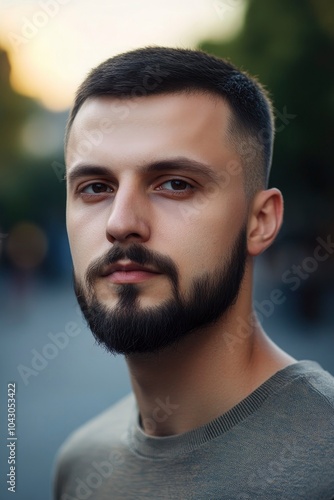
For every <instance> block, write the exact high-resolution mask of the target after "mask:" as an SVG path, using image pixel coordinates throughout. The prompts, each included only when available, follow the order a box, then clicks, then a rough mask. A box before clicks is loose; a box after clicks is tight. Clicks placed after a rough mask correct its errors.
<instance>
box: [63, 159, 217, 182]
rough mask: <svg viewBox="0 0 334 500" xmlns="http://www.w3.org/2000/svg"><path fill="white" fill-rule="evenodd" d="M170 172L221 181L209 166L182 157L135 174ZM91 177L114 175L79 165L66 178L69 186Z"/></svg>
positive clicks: (105, 168) (149, 166) (102, 169)
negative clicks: (179, 172)
mask: <svg viewBox="0 0 334 500" xmlns="http://www.w3.org/2000/svg"><path fill="white" fill-rule="evenodd" d="M171 170H179V171H181V172H189V173H193V174H196V175H200V176H202V177H206V178H207V179H208V180H210V181H212V182H216V183H218V182H219V181H220V180H221V176H220V175H219V174H218V173H217V172H215V170H213V169H212V167H210V165H207V164H205V163H202V162H199V161H196V160H192V159H190V158H186V157H183V156H182V157H176V158H168V159H166V160H159V161H154V162H151V163H148V164H145V165H142V166H140V167H139V168H138V169H137V172H138V173H139V174H148V173H152V172H169V171H171ZM93 175H98V176H103V177H109V176H110V175H114V172H113V170H112V168H108V167H105V166H100V165H86V164H81V165H77V166H75V167H73V168H72V169H70V170H69V172H68V174H67V175H66V178H67V179H68V183H69V185H72V184H73V183H74V182H75V181H76V180H77V179H78V178H83V177H90V176H93Z"/></svg>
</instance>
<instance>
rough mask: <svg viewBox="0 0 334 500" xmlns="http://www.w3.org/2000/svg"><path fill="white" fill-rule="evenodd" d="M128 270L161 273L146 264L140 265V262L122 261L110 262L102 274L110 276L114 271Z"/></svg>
mask: <svg viewBox="0 0 334 500" xmlns="http://www.w3.org/2000/svg"><path fill="white" fill-rule="evenodd" d="M118 271H121V272H130V271H144V272H147V273H153V274H161V273H159V272H158V271H155V270H154V269H152V268H150V267H147V266H141V265H140V264H135V263H134V262H129V263H122V262H116V263H115V264H110V265H109V266H108V267H107V268H106V269H105V270H104V271H103V272H102V276H110V275H112V274H113V273H115V272H118Z"/></svg>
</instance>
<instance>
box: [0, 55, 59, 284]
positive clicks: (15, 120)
mask: <svg viewBox="0 0 334 500" xmlns="http://www.w3.org/2000/svg"><path fill="white" fill-rule="evenodd" d="M9 77H10V64H9V60H8V56H7V54H6V52H5V51H3V50H1V49H0V151H1V154H0V233H1V234H6V233H7V234H9V238H10V234H11V232H12V230H13V228H15V226H16V224H19V223H22V222H30V223H33V224H36V225H37V227H40V228H42V230H43V231H44V232H45V234H46V235H47V238H48V240H49V249H50V251H49V252H48V255H47V257H46V259H45V261H44V262H43V266H44V267H43V266H42V268H41V269H40V271H41V272H42V273H44V272H45V273H46V274H47V275H48V274H49V272H50V273H56V272H57V271H56V267H57V262H56V261H55V262H54V263H53V262H52V255H53V254H54V251H53V250H52V248H50V243H51V242H52V243H53V242H56V246H55V247H56V248H57V240H58V238H57V236H59V235H60V234H61V235H62V236H61V240H62V243H61V245H62V247H63V246H64V244H63V241H64V236H63V233H64V231H65V218H64V207H65V187H64V183H61V182H60V181H59V178H57V176H56V174H55V172H54V170H53V169H52V162H53V161H55V160H57V161H58V162H63V153H62V151H59V152H58V153H56V157H48V156H43V155H34V154H33V153H32V152H29V151H27V149H26V148H25V145H24V141H23V131H24V127H25V126H26V125H27V124H28V123H29V120H30V119H31V117H33V116H39V115H43V113H44V114H45V113H46V111H45V110H44V109H43V108H42V107H41V106H39V104H38V103H37V102H35V101H34V100H32V99H29V98H27V97H24V96H22V95H19V94H17V93H16V92H15V91H14V90H13V89H12V87H11V85H10V79H9ZM50 115H51V116H50V119H52V114H51V113H50ZM38 139H39V138H38V137H37V138H36V140H37V141H38ZM9 238H8V239H3V241H2V242H1V243H2V245H1V247H2V249H3V250H4V251H3V252H1V253H2V255H1V261H2V263H3V264H4V265H5V266H6V267H10V266H11V265H12V263H11V260H10V259H8V255H7V254H8V252H6V248H7V246H8V244H9ZM62 251H63V250H62Z"/></svg>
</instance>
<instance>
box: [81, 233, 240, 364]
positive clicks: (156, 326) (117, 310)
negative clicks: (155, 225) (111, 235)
mask: <svg viewBox="0 0 334 500" xmlns="http://www.w3.org/2000/svg"><path fill="white" fill-rule="evenodd" d="M246 258H247V238H246V229H245V228H243V229H242V230H241V231H240V233H239V235H238V238H237V240H236V241H235V244H234V245H233V248H232V249H231V251H230V254H229V257H228V259H226V260H225V262H223V263H222V265H221V266H218V267H217V268H216V269H214V270H213V271H211V272H210V273H209V272H206V273H202V274H199V275H198V276H195V277H194V278H193V281H192V283H191V285H190V289H189V291H188V293H187V298H184V297H182V295H181V293H180V290H179V270H178V268H177V266H176V265H175V263H174V262H173V261H172V260H171V259H170V258H169V257H166V256H162V255H160V254H158V253H156V252H153V251H152V250H148V249H147V248H145V247H144V246H142V245H140V244H132V245H131V246H129V247H127V248H121V247H120V246H119V245H117V244H115V245H114V246H113V247H112V248H111V250H110V251H109V252H108V254H107V255H105V256H104V257H102V258H100V259H98V260H97V261H95V262H94V263H93V264H91V265H90V267H89V269H88V271H87V274H86V279H85V285H83V284H82V283H81V282H80V281H79V280H78V279H76V277H74V289H75V293H76V296H77V299H78V302H79V305H80V307H81V310H82V312H83V314H84V316H85V318H86V321H87V323H88V326H89V327H90V329H91V331H92V333H93V334H94V336H95V338H96V340H97V342H98V343H99V344H101V345H103V346H104V347H105V348H106V349H107V350H108V351H109V352H111V353H112V354H124V355H129V354H133V353H154V352H158V351H161V350H162V349H164V348H166V347H168V346H171V345H174V344H177V343H178V342H180V341H181V340H182V339H183V338H184V337H185V336H186V335H190V334H195V333H196V332H198V331H200V330H201V329H202V328H204V327H208V326H210V325H212V324H214V323H215V322H216V321H217V320H219V319H220V318H221V317H222V316H223V315H224V314H226V312H227V311H228V310H229V309H230V307H231V306H232V305H233V304H234V303H235V301H236V299H237V297H238V294H239V290H240V286H241V283H242V279H243V276H244V271H245V264H246ZM120 259H129V260H131V261H132V262H134V263H136V264H140V265H151V266H152V267H154V268H155V269H156V270H157V271H158V272H160V273H162V274H164V275H165V277H166V279H169V280H170V283H171V296H170V297H169V298H167V299H166V300H165V301H164V302H163V303H162V304H160V305H157V306H153V307H142V306H141V305H140V285H138V284H134V283H127V284H118V285H117V289H116V292H113V293H116V294H117V297H118V302H117V305H116V306H114V307H112V308H109V307H108V306H107V305H105V304H103V303H101V302H100V301H99V300H98V298H97V296H96V293H95V290H94V283H95V282H96V280H97V279H98V278H101V270H102V269H103V268H105V267H106V266H107V265H109V264H113V263H115V262H117V261H118V260H120Z"/></svg>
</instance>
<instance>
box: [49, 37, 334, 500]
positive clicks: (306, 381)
mask: <svg viewBox="0 0 334 500" xmlns="http://www.w3.org/2000/svg"><path fill="white" fill-rule="evenodd" d="M273 127H274V126H273V113H272V108H271V103H270V100H269V98H268V96H267V95H266V92H265V91H264V89H263V88H262V87H261V85H260V84H259V83H257V82H256V81H255V80H254V79H252V78H251V77H249V76H248V75H246V74H245V73H243V72H240V71H239V70H237V69H236V68H235V67H234V66H233V65H231V64H230V63H228V62H226V61H224V60H221V59H217V58H214V57H211V56H209V55H207V54H205V53H202V52H197V51H190V50H184V49H168V48H161V47H152V48H146V49H140V50H135V51H132V52H128V53H125V54H121V55H119V56H116V57H114V58H112V59H109V60H107V61H106V62H104V63H103V64H101V65H100V66H98V67H97V68H96V69H94V70H93V71H92V72H91V73H90V75H89V76H88V77H87V79H86V80H85V81H84V83H83V84H82V85H81V87H80V89H79V91H78V93H77V97H76V100H75V103H74V107H73V109H72V111H71V115H70V118H69V121H68V127H67V134H66V164H67V167H66V168H67V174H66V176H67V189H68V198H67V227H68V234H69V240H70V247H71V252H72V256H73V262H74V279H75V291H76V295H77V298H78V301H79V304H80V306H81V308H82V311H83V313H84V315H85V317H86V319H87V322H88V324H89V326H90V328H91V330H92V332H93V334H94V336H95V337H96V339H97V341H98V342H99V343H101V345H103V346H104V347H105V348H106V349H108V350H109V351H110V352H111V353H114V354H116V353H119V354H123V355H124V356H125V358H126V361H127V364H128V368H129V373H130V378H131V383H132V387H133V394H131V395H129V396H127V397H126V398H124V399H123V400H122V401H121V402H119V403H118V404H116V405H115V406H114V407H112V408H111V409H109V410H107V411H106V412H104V413H103V414H102V415H100V416H98V417H97V418H95V419H94V420H93V421H91V422H89V423H88V424H86V425H85V426H84V427H83V428H82V429H80V430H79V431H77V432H76V433H74V435H73V436H72V437H71V438H70V439H69V440H68V441H67V442H66V443H65V445H63V447H62V449H61V451H60V454H59V457H58V463H57V472H56V481H55V490H56V493H55V497H56V498H57V499H61V500H69V499H86V498H94V499H96V500H106V499H111V498H112V499H136V500H137V499H154V500H155V499H158V498H162V499H169V498H172V499H195V498H196V499H206V498H207V499H229V500H230V499H254V498H261V499H269V498H270V499H283V498H284V499H293V500H296V499H303V500H307V499H309V500H316V499H324V500H325V499H330V498H334V451H333V445H334V411H333V405H334V383H333V378H332V377H331V376H330V375H329V374H328V373H326V372H325V371H323V370H322V369H321V367H320V366H319V365H318V364H316V363H314V362H311V361H302V362H297V361H296V360H295V359H294V358H292V357H291V356H290V355H289V354H287V353H285V352H283V351H282V350H281V349H279V348H278V347H277V346H276V345H275V344H274V343H273V342H271V341H270V340H269V338H268V337H267V336H266V334H265V332H264V331H263V329H262V327H261V325H260V324H259V322H258V321H257V319H256V317H255V314H254V312H253V309H252V285H253V259H254V257H256V256H257V255H259V254H260V253H261V252H263V251H264V250H265V249H266V248H267V247H268V246H269V245H271V243H272V242H273V241H274V239H275V237H276V235H277V233H278V231H279V229H280V226H281V223H282V216H283V201H282V195H281V193H280V192H279V191H278V190H277V189H275V188H272V189H268V188H267V182H268V175H269V169H270V164H271V156H272V142H273ZM107 388H108V384H107V385H106V390H107Z"/></svg>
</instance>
